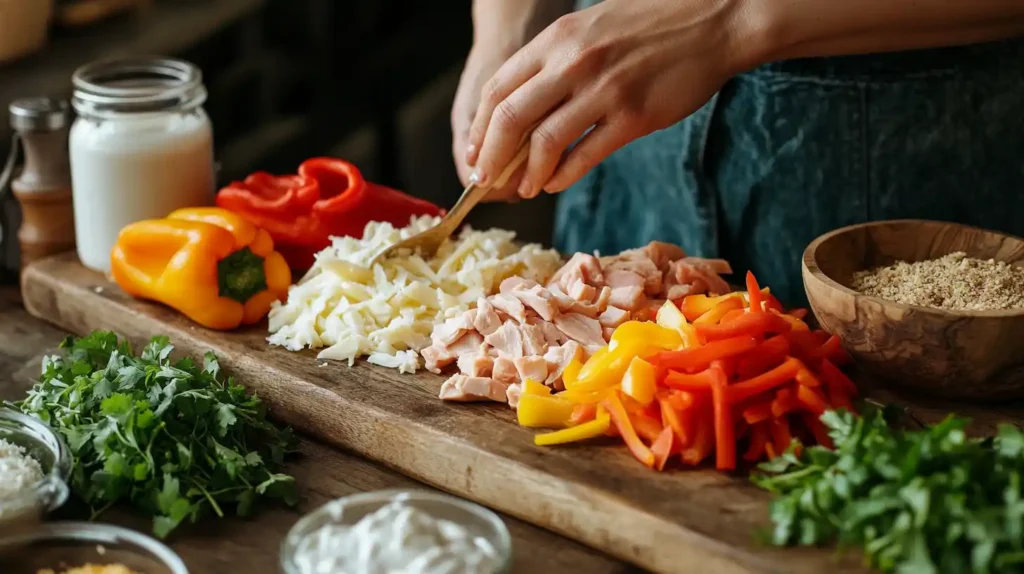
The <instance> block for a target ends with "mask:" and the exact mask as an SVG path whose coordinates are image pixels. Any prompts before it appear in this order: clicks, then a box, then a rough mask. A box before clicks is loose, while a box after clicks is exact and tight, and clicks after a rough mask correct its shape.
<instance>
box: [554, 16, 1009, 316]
mask: <svg viewBox="0 0 1024 574" xmlns="http://www.w3.org/2000/svg"><path fill="white" fill-rule="evenodd" d="M589 3H591V4H593V3H596V1H594V0H590V2H589ZM895 218H925V219H938V220H944V221H955V222H961V223H967V224H971V225H977V226H981V227H986V228H990V229H996V230H999V231H1003V232H1008V233H1012V234H1015V235H1019V236H1024V41H1020V40H1013V41H1005V42H997V43H990V44H980V45H975V46H968V47H957V48H942V49H935V50H923V51H915V52H901V53H893V54H884V55H875V56H848V57H839V58H822V59H808V60H790V61H785V62H778V63H773V64H769V65H765V66H762V67H760V68H757V69H755V70H753V71H751V72H748V73H745V74H742V75H740V76H737V77H736V78H734V79H732V80H731V81H730V82H729V83H727V84H726V85H725V86H724V87H723V88H722V90H721V91H720V92H719V93H718V94H717V95H716V96H715V97H714V98H712V99H711V101H709V102H708V103H707V104H706V105H705V106H704V107H703V108H701V109H700V110H698V111H697V112H696V113H694V114H693V115H691V116H689V117H688V118H686V119H685V120H683V121H681V122H679V123H678V124H676V125H674V126H671V127H669V128H667V129H664V130H661V131H658V132H655V133H653V134H651V135H649V136H647V137H644V138H641V139H639V140H636V141H634V142H633V143H631V144H629V145H627V146H625V147H623V148H622V149H620V150H618V151H617V152H615V153H614V154H612V155H611V156H609V157H608V158H607V159H606V160H605V161H604V162H603V163H602V164H601V165H599V166H598V167H597V168H595V169H593V170H592V171H591V172H590V173H588V174H587V175H586V176H585V177H584V178H583V179H582V180H580V181H579V182H578V183H577V184H576V185H574V186H573V187H571V188H570V189H568V190H566V191H565V192H563V193H562V194H560V196H559V198H558V204H557V209H556V223H555V244H556V246H557V247H558V248H559V249H560V250H562V251H563V252H567V253H572V252H575V251H587V252H590V251H594V250H598V251H600V252H602V253H614V252H618V251H621V250H623V249H627V248H631V247H636V246H638V245H642V244H645V243H647V242H648V241H651V240H655V239H657V240H662V241H670V242H673V243H677V244H679V245H682V246H683V247H684V248H685V249H686V251H687V252H688V253H690V254H692V255H699V256H704V257H724V258H726V259H728V260H729V261H730V262H731V263H732V265H733V268H734V271H735V272H736V273H737V275H734V276H733V278H732V279H733V282H734V283H742V275H739V274H740V273H745V272H746V271H747V270H748V269H749V270H752V271H753V272H754V273H755V274H756V275H757V277H758V280H759V281H760V282H761V284H762V285H770V286H771V289H772V292H773V293H775V294H777V296H778V297H780V299H781V300H783V301H784V302H785V303H787V304H790V305H803V304H804V303H805V301H806V297H805V295H804V292H803V286H802V283H801V278H800V259H801V256H802V254H803V250H804V248H805V247H806V246H807V244H808V243H809V242H810V241H811V240H813V239H814V238H815V237H817V236H818V235H820V234H822V233H825V232H827V231H829V230H832V229H835V228H837V227H841V226H844V225H849V224H853V223H859V222H865V221H872V220H880V219H895Z"/></svg>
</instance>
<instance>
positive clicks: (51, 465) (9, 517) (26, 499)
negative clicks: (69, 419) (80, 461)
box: [0, 408, 72, 526]
mask: <svg viewBox="0 0 1024 574" xmlns="http://www.w3.org/2000/svg"><path fill="white" fill-rule="evenodd" d="M0 439H4V440H6V441H7V442H9V443H12V444H16V445H18V446H20V447H22V448H24V449H25V451H26V452H27V453H28V455H29V456H31V457H32V458H34V459H36V460H37V461H39V465H40V466H41V467H42V470H43V479H42V480H41V481H39V482H38V483H37V484H36V486H35V488H33V489H32V490H31V491H29V492H26V493H25V495H24V496H19V497H16V498H14V499H7V500H3V501H0V525H8V526H9V524H10V523H11V522H13V521H21V520H38V519H40V518H42V516H43V515H44V514H46V513H48V512H52V511H53V510H56V509H57V508H59V507H60V506H61V505H62V504H64V502H65V501H66V500H67V499H68V487H67V481H68V477H69V476H70V474H71V462H72V461H71V453H70V451H68V447H67V445H65V444H64V440H63V439H62V438H61V437H60V435H59V434H57V433H56V432H54V431H53V429H51V428H50V427H49V426H47V425H46V423H44V422H42V421H40V420H39V419H37V418H35V417H31V416H28V415H25V414H22V413H19V412H17V411H14V410H11V409H6V408H0Z"/></svg>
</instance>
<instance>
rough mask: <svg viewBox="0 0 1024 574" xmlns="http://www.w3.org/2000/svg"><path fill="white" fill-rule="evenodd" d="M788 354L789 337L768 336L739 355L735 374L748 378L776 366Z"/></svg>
mask: <svg viewBox="0 0 1024 574" xmlns="http://www.w3.org/2000/svg"><path fill="white" fill-rule="evenodd" d="M788 355H789V339H786V338H785V337H770V338H768V339H765V340H764V341H763V342H761V343H760V344H759V345H758V346H757V348H755V349H752V350H751V351H750V352H749V353H745V354H744V355H743V356H742V357H740V359H739V361H738V363H737V365H736V375H737V376H738V377H740V378H741V379H748V378H750V377H753V376H755V375H760V374H761V373H763V372H765V371H767V370H769V369H771V368H773V367H776V366H778V365H779V364H781V363H782V361H785V360H786V357H787V356H788Z"/></svg>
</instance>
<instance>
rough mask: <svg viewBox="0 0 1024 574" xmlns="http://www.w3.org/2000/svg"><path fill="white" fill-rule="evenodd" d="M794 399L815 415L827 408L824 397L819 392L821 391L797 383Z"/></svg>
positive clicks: (819, 414)
mask: <svg viewBox="0 0 1024 574" xmlns="http://www.w3.org/2000/svg"><path fill="white" fill-rule="evenodd" d="M796 400H797V401H799V402H800V404H802V405H804V406H805V407H807V410H809V411H811V413H812V414H814V415H816V416H821V414H822V413H824V412H825V411H827V410H828V404H827V403H826V402H825V397H824V396H823V395H822V394H821V391H819V390H817V389H813V388H811V387H807V386H804V385H797V389H796Z"/></svg>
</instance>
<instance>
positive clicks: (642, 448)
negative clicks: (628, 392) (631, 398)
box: [601, 393, 654, 467]
mask: <svg viewBox="0 0 1024 574" xmlns="http://www.w3.org/2000/svg"><path fill="white" fill-rule="evenodd" d="M601 404H602V406H604V408H605V410H607V411H608V415H609V416H610V417H611V420H612V424H614V425H615V428H616V429H618V431H619V435H621V436H622V440H623V441H625V442H626V446H627V447H628V448H629V451H630V452H631V453H633V456H635V457H636V459H637V460H639V461H640V462H642V463H643V464H644V465H645V466H648V467H654V454H653V453H652V452H651V449H649V448H647V445H645V444H644V443H643V441H641V440H640V437H639V436H637V434H636V430H635V429H634V428H633V424H632V423H631V422H630V421H629V415H628V414H627V413H626V409H625V408H624V407H623V406H622V401H620V400H619V397H618V395H617V394H615V393H612V395H611V396H609V397H608V398H607V399H605V400H604V402H602V403H601Z"/></svg>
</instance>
